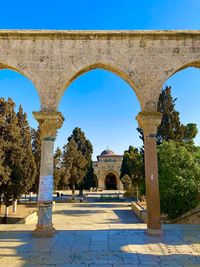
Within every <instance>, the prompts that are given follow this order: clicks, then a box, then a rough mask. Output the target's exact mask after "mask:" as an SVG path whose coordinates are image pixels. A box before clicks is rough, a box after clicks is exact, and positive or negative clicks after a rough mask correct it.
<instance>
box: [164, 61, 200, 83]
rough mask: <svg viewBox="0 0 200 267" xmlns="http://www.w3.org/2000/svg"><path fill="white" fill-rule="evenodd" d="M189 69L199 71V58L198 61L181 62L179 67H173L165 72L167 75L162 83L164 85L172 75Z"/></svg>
mask: <svg viewBox="0 0 200 267" xmlns="http://www.w3.org/2000/svg"><path fill="white" fill-rule="evenodd" d="M190 67H194V68H199V69H200V56H199V59H198V60H197V59H196V60H195V61H194V60H192V61H186V62H181V63H179V65H176V66H174V67H173V68H171V69H170V70H169V71H167V75H166V76H165V79H164V82H163V84H164V83H166V81H167V80H168V79H169V78H170V77H171V76H173V75H174V74H176V73H177V72H179V71H182V70H184V69H187V68H190Z"/></svg>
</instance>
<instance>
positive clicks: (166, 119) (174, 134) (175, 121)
mask: <svg viewBox="0 0 200 267" xmlns="http://www.w3.org/2000/svg"><path fill="white" fill-rule="evenodd" d="M176 100H177V99H176V98H173V97H172V95H171V87H168V86H166V88H165V89H164V90H162V92H161V94H160V96H159V101H158V111H159V112H161V113H162V114H163V116H162V121H161V124H160V126H159V127H158V131H157V142H158V144H161V143H162V142H163V141H164V140H165V141H169V140H174V141H177V142H182V141H183V138H184V125H183V124H181V122H180V118H179V112H177V111H176V110H175V102H176Z"/></svg>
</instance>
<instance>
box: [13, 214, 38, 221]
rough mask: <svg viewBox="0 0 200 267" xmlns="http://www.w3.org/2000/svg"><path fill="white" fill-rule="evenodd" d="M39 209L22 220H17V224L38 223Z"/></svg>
mask: <svg viewBox="0 0 200 267" xmlns="http://www.w3.org/2000/svg"><path fill="white" fill-rule="evenodd" d="M37 218H38V215H37V211H33V212H32V213H31V214H29V215H27V216H26V217H25V218H23V219H22V220H20V221H18V222H16V224H33V223H34V224H36V223H37Z"/></svg>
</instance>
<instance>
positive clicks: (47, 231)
mask: <svg viewBox="0 0 200 267" xmlns="http://www.w3.org/2000/svg"><path fill="white" fill-rule="evenodd" d="M54 234H55V228H54V227H53V225H51V226H46V225H45V226H44V225H37V226H36V229H35V230H34V231H33V232H32V237H53V236H54Z"/></svg>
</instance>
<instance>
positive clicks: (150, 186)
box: [137, 112, 162, 235]
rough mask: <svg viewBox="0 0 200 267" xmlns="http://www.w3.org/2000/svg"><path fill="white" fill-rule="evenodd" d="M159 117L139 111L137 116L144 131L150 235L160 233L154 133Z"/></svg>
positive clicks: (156, 113)
mask: <svg viewBox="0 0 200 267" xmlns="http://www.w3.org/2000/svg"><path fill="white" fill-rule="evenodd" d="M161 117H162V116H161V114H160V113H159V112H140V113H139V114H138V116H137V120H138V123H139V126H140V127H141V128H142V129H143V133H144V150H145V181H146V203H147V233H148V234H150V235H160V234H161V233H162V230H161V223H160V195H159V182H158V163H157V149H156V147H157V145H156V133H157V127H158V126H159V124H160V122H161Z"/></svg>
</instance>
